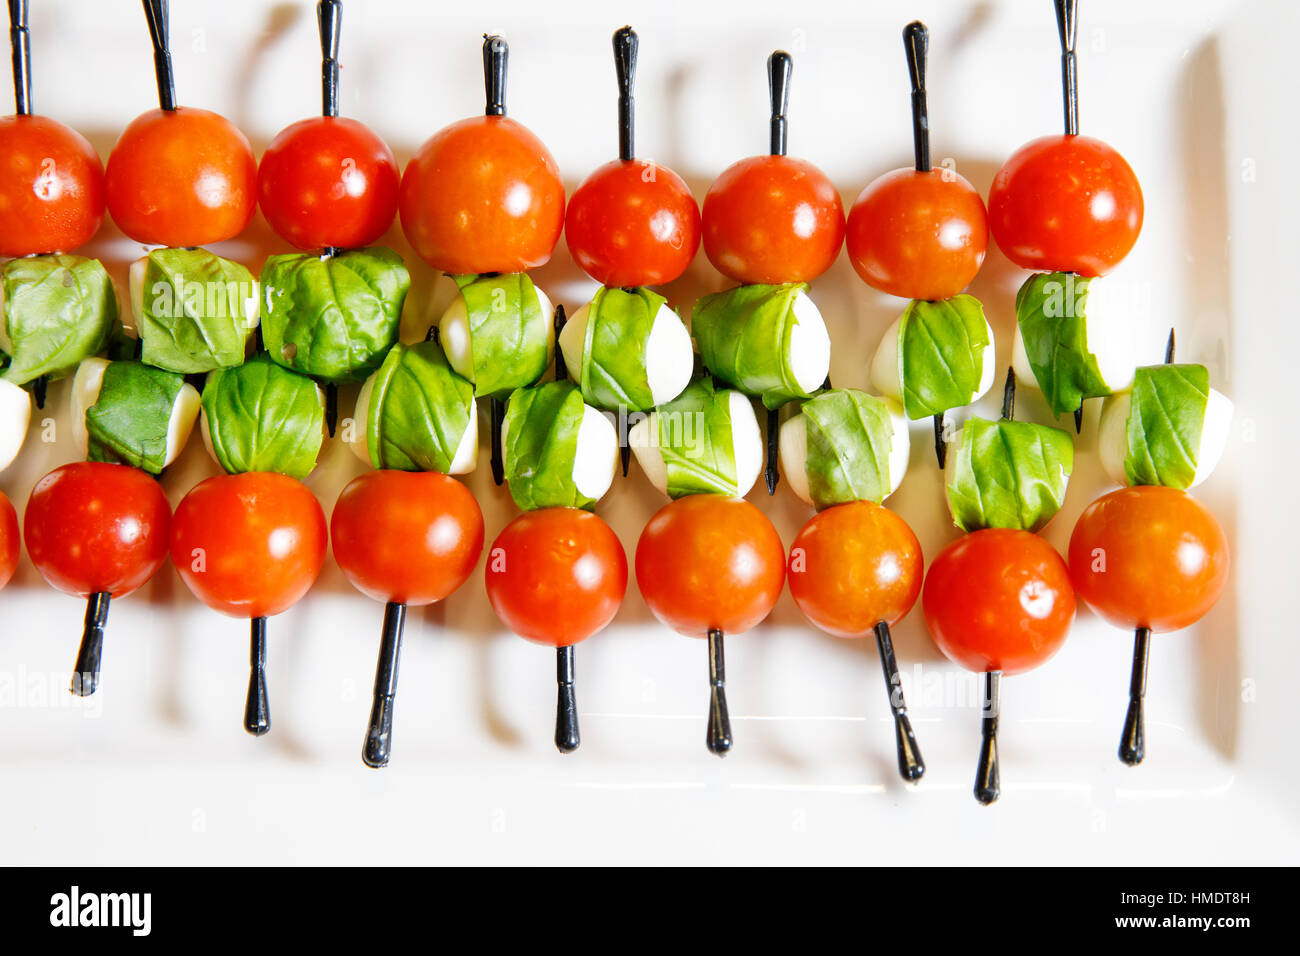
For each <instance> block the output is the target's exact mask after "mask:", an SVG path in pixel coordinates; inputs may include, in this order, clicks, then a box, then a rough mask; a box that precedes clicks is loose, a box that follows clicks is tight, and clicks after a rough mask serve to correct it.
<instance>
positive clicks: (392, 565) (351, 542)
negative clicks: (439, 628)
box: [330, 470, 483, 604]
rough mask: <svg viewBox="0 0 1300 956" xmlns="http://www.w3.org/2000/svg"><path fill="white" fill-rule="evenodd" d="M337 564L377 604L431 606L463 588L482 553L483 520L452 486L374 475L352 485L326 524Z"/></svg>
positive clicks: (428, 476) (413, 475) (451, 481)
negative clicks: (328, 523)
mask: <svg viewBox="0 0 1300 956" xmlns="http://www.w3.org/2000/svg"><path fill="white" fill-rule="evenodd" d="M330 537H331V538H332V539H333V542H334V558H335V560H337V561H338V563H339V567H341V568H342V569H343V573H344V574H345V575H347V579H348V580H349V581H351V582H352V586H353V587H355V588H356V589H357V590H358V591H360V592H361V593H363V594H365V595H367V596H369V597H372V598H374V599H375V600H377V601H385V602H387V601H395V602H397V603H399V604H433V603H434V602H435V601H441V600H442V599H443V598H445V597H446V596H447V595H449V594H451V592H453V591H455V590H456V589H457V588H458V587H460V586H461V585H462V584H464V583H465V579H466V578H468V577H469V575H470V573H471V572H472V571H473V570H474V565H475V564H476V563H477V562H478V556H479V553H480V552H481V551H482V550H483V513H482V512H481V511H479V507H478V502H477V501H475V500H474V496H473V495H472V494H470V493H469V489H467V488H466V487H465V486H464V485H462V484H461V483H460V482H459V481H457V480H456V479H455V478H449V477H448V476H446V475H442V474H439V473H437V472H433V471H425V472H420V471H393V470H383V471H371V472H367V473H366V474H364V475H362V476H361V477H360V478H357V479H355V480H353V481H352V482H351V483H350V484H349V485H348V486H347V487H346V488H344V489H343V492H342V494H340V495H339V500H338V503H337V504H335V505H334V514H333V515H332V516H331V517H330Z"/></svg>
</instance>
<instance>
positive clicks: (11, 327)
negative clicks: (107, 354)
mask: <svg viewBox="0 0 1300 956" xmlns="http://www.w3.org/2000/svg"><path fill="white" fill-rule="evenodd" d="M0 282H2V283H3V292H4V295H3V300H4V317H3V320H4V329H3V331H4V336H3V342H2V343H0V345H2V346H3V349H4V351H5V352H7V353H8V354H9V356H10V361H9V365H8V367H7V368H6V369H5V370H4V373H3V376H2V377H3V378H4V379H6V380H7V381H10V382H13V383H14V384H15V385H25V384H26V383H28V382H30V381H32V380H33V379H35V378H39V377H40V376H42V375H46V376H49V377H50V378H58V377H60V376H63V375H67V374H69V373H70V372H72V371H73V370H74V369H75V368H76V367H77V365H78V363H80V362H81V360H82V359H84V358H86V357H88V356H91V355H94V354H96V353H97V352H100V351H102V350H103V348H104V346H105V345H106V344H107V343H108V338H109V335H110V333H111V332H112V330H113V326H114V324H115V323H116V322H117V295H116V293H115V292H114V291H113V282H112V280H111V279H109V277H108V273H107V272H106V271H105V270H104V267H103V266H102V265H100V263H99V261H98V260H96V259H87V258H85V257H84V256H73V255H53V256H32V257H31V258H27V259H11V260H9V261H8V262H6V263H5V264H4V266H3V267H0Z"/></svg>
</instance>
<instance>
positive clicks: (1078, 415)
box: [1074, 399, 1083, 435]
mask: <svg viewBox="0 0 1300 956" xmlns="http://www.w3.org/2000/svg"><path fill="white" fill-rule="evenodd" d="M1081 431H1083V400H1082V399H1080V400H1079V407H1078V408H1076V409H1075V410H1074V433H1075V434H1076V435H1077V434H1079V433H1080V432H1081Z"/></svg>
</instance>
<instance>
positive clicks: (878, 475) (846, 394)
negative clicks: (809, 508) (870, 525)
mask: <svg viewBox="0 0 1300 956" xmlns="http://www.w3.org/2000/svg"><path fill="white" fill-rule="evenodd" d="M802 412H803V416H804V420H805V423H806V424H807V431H808V459H807V463H806V465H805V470H806V471H807V473H808V491H809V494H810V495H811V497H812V501H813V507H815V508H816V509H817V510H818V511H821V510H822V509H824V508H829V507H831V506H832V505H839V504H844V503H845V502H848V501H874V502H875V503H876V504H880V502H882V501H884V500H885V497H886V496H887V495H888V494H889V492H890V489H891V488H892V487H893V485H892V484H891V476H890V474H889V450H890V448H891V446H892V445H893V436H894V426H893V422H892V421H891V420H890V416H889V406H888V405H886V403H885V400H884V399H883V398H878V397H876V396H875V395H868V394H867V393H866V392H862V391H858V390H857V389H855V388H834V389H829V390H827V391H825V392H821V393H819V394H818V395H817V396H815V397H814V398H811V399H809V400H808V401H806V402H804V403H803V408H802Z"/></svg>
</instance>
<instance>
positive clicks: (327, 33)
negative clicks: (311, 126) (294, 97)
mask: <svg viewBox="0 0 1300 956" xmlns="http://www.w3.org/2000/svg"><path fill="white" fill-rule="evenodd" d="M316 20H317V22H318V23H319V24H320V57H321V64H320V83H321V87H320V91H321V106H320V109H321V116H338V115H339V34H340V33H341V32H342V30H343V4H342V2H341V0H320V3H318V4H316Z"/></svg>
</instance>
